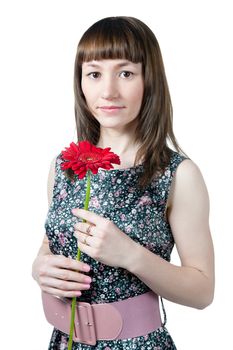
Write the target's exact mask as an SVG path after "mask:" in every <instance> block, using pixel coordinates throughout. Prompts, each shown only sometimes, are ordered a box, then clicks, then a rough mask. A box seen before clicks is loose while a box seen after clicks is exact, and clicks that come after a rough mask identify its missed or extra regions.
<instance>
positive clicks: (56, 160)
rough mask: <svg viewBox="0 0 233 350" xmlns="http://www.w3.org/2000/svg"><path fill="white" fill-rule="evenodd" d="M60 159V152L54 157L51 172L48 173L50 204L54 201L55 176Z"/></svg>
mask: <svg viewBox="0 0 233 350" xmlns="http://www.w3.org/2000/svg"><path fill="white" fill-rule="evenodd" d="M59 159H60V154H59V155H58V156H56V157H54V158H53V159H52V161H51V163H50V168H49V174H48V183H47V191H48V202H49V205H50V204H51V202H52V196H53V188H54V183H55V177H56V167H57V165H58V164H59Z"/></svg>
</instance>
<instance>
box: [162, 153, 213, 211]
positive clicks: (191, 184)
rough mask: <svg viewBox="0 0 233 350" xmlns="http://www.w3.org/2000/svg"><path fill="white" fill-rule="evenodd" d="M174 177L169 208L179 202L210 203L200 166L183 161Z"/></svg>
mask: <svg viewBox="0 0 233 350" xmlns="http://www.w3.org/2000/svg"><path fill="white" fill-rule="evenodd" d="M182 160H183V161H181V162H180V163H179V165H178V166H177V169H176V172H175V174H174V177H173V181H172V185H171V191H170V195H169V206H172V205H173V204H174V203H177V202H181V201H182V202H184V203H185V202H190V201H193V203H194V202H195V201H197V202H198V199H199V200H202V202H203V201H205V202H208V193H207V188H206V184H205V181H204V178H203V175H202V173H201V170H200V168H199V167H198V165H197V164H196V163H195V162H193V161H192V160H191V159H187V158H186V159H185V158H184V159H182Z"/></svg>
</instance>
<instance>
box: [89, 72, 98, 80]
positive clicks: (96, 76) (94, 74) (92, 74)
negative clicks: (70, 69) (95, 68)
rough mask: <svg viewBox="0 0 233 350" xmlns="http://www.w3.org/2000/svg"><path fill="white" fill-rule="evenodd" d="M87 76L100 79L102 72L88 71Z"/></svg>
mask: <svg viewBox="0 0 233 350" xmlns="http://www.w3.org/2000/svg"><path fill="white" fill-rule="evenodd" d="M87 76H88V77H90V78H92V79H98V78H99V77H100V73H99V72H91V73H88V74H87Z"/></svg>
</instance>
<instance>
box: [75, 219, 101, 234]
mask: <svg viewBox="0 0 233 350" xmlns="http://www.w3.org/2000/svg"><path fill="white" fill-rule="evenodd" d="M74 228H75V229H76V230H77V231H80V232H83V233H85V234H88V235H90V236H94V233H95V228H96V226H95V225H92V224H90V223H84V222H79V223H77V224H75V225H74Z"/></svg>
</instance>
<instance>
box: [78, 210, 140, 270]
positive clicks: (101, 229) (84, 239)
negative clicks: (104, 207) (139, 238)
mask: <svg viewBox="0 0 233 350" xmlns="http://www.w3.org/2000/svg"><path fill="white" fill-rule="evenodd" d="M72 213H73V214H74V215H75V216H77V217H79V218H81V219H85V220H86V222H85V223H84V222H83V223H81V222H79V223H77V224H75V226H74V228H75V232H74V234H75V236H76V238H77V239H78V246H79V248H80V250H81V252H83V253H85V254H87V255H89V256H90V257H92V258H93V259H95V260H97V261H99V262H101V263H103V264H106V265H109V266H114V267H122V268H125V269H127V270H128V269H129V268H128V267H129V266H128V265H129V264H130V260H131V259H132V256H133V249H134V248H135V245H137V243H136V242H134V241H133V240H132V239H131V238H130V237H128V236H127V235H126V234H125V233H124V232H122V231H121V230H120V229H119V228H118V227H117V226H116V225H115V224H114V223H113V222H112V221H110V220H108V219H105V218H103V217H102V216H99V215H97V214H95V213H92V212H90V211H87V210H84V209H73V210H72Z"/></svg>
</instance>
